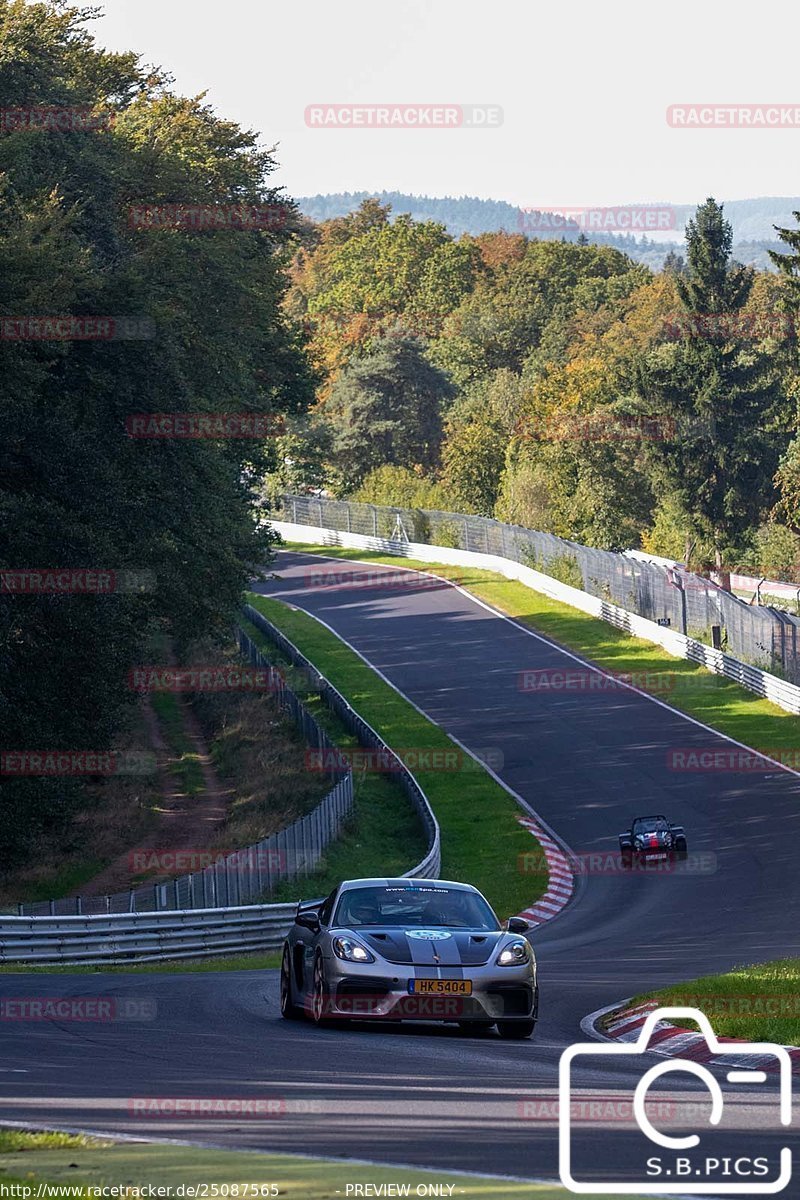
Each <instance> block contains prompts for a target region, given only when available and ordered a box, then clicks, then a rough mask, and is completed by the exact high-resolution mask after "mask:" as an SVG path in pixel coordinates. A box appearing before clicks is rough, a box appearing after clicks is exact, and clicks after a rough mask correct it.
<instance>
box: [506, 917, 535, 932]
mask: <svg viewBox="0 0 800 1200" xmlns="http://www.w3.org/2000/svg"><path fill="white" fill-rule="evenodd" d="M530 927H531V923H530V921H526V920H525V918H524V917H509V918H508V921H507V922H506V928H507V929H508V932H509V933H527V932H528V930H529V929H530Z"/></svg>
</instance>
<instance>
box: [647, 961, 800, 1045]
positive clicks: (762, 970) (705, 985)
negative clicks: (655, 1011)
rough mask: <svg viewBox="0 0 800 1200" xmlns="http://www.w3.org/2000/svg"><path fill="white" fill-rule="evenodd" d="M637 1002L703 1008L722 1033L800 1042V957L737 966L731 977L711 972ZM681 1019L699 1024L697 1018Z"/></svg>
mask: <svg viewBox="0 0 800 1200" xmlns="http://www.w3.org/2000/svg"><path fill="white" fill-rule="evenodd" d="M636 1000H637V1002H638V1001H642V1000H657V1001H658V1002H659V1004H663V1005H683V1006H684V1007H689V1008H697V1009H699V1011H700V1012H702V1013H705V1015H706V1016H707V1017H708V1019H709V1020H710V1022H711V1026H712V1028H713V1030H714V1032H715V1033H717V1034H719V1035H720V1036H721V1037H734V1038H746V1039H747V1041H749V1042H775V1043H777V1045H779V1046H800V958H785V959H782V960H781V961H780V962H772V963H763V964H761V965H759V966H752V967H737V969H736V970H735V971H731V972H730V973H729V974H727V975H707V976H704V977H703V978H702V979H695V980H693V981H692V982H691V983H683V984H676V985H675V987H669V988H663V989H662V990H660V991H657V992H648V993H647V994H646V995H642V996H637V997H636ZM678 1023H679V1024H680V1025H682V1026H683V1025H685V1026H686V1027H687V1028H688V1027H691V1028H697V1026H696V1025H695V1023H694V1022H689V1021H687V1022H684V1021H683V1020H681V1021H680V1022H678Z"/></svg>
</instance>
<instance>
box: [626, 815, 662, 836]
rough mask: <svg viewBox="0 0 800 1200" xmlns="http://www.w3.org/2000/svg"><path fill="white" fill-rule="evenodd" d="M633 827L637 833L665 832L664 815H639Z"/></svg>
mask: <svg viewBox="0 0 800 1200" xmlns="http://www.w3.org/2000/svg"><path fill="white" fill-rule="evenodd" d="M634 829H635V830H636V832H637V833H666V831H667V822H666V820H665V819H664V817H640V818H639V820H638V821H635V822H634Z"/></svg>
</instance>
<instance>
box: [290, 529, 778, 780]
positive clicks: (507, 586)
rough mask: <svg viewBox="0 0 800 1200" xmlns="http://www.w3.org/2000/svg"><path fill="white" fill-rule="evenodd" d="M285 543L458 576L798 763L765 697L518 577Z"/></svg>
mask: <svg viewBox="0 0 800 1200" xmlns="http://www.w3.org/2000/svg"><path fill="white" fill-rule="evenodd" d="M286 548H287V549H292V550H298V551H303V552H308V553H318V554H325V555H328V556H329V557H331V558H344V559H352V558H355V559H360V560H364V561H369V562H376V563H385V564H387V565H389V566H400V565H401V564H402V566H404V567H410V568H412V569H417V570H423V571H429V572H432V573H433V574H436V575H439V576H441V577H442V578H443V579H451V580H455V581H458V582H459V583H460V584H461V586H462V587H464V588H465V589H466V590H467V591H469V592H471V593H473V594H474V595H475V596H476V597H478V598H479V599H480V600H483V601H485V602H486V603H487V604H491V605H492V606H493V607H494V608H497V609H499V610H500V611H501V612H504V613H507V614H508V615H509V616H511V617H514V618H516V619H517V620H519V621H522V622H524V623H525V624H527V625H530V626H532V627H533V628H534V629H536V630H537V632H539V633H542V634H544V635H545V636H546V637H549V638H552V639H553V640H554V641H556V642H558V643H560V644H561V645H562V646H565V647H567V648H568V649H570V650H573V651H575V652H576V653H578V654H580V655H581V656H582V657H584V658H587V659H591V660H592V661H593V662H595V663H597V664H598V666H601V667H604V668H605V669H606V670H609V671H612V672H616V673H618V674H621V675H625V676H633V682H634V683H635V684H636V686H637V687H640V688H641V689H642V690H643V691H650V692H652V693H653V694H654V695H656V696H658V698H659V699H661V700H664V701H665V702H666V703H667V704H670V705H671V706H672V707H673V708H677V709H680V710H681V711H682V712H686V713H688V714H689V715H690V716H693V717H696V718H697V719H698V720H699V721H703V722H704V723H705V724H706V725H710V726H712V727H713V728H714V729H718V730H720V732H721V733H725V734H727V735H728V736H729V737H732V738H735V739H736V740H737V741H740V742H744V743H745V744H746V745H748V746H752V747H754V748H755V749H757V750H760V751H762V752H763V753H765V754H770V753H772V754H775V753H777V754H781V753H783V754H784V755H786V758H785V761H787V762H789V761H794V757H793V756H794V755H795V754H796V755H797V762H796V765H797V766H800V724H799V723H798V719H797V717H796V716H794V715H793V714H792V713H788V712H785V711H784V710H783V709H782V708H778V707H777V705H775V704H771V703H770V702H769V701H768V700H762V699H761V698H760V697H758V696H755V695H753V693H752V692H748V691H746V689H745V688H742V687H740V686H739V685H738V684H736V683H733V682H732V681H731V680H729V679H725V678H723V677H722V676H720V675H714V674H712V673H711V672H710V671H707V670H705V668H703V667H700V666H697V664H695V663H691V662H688V661H686V660H685V659H679V658H673V657H672V655H670V654H668V653H667V652H666V650H662V649H661V647H660V646H654V645H652V644H651V643H650V642H646V641H643V640H642V639H641V638H636V637H631V636H630V635H629V634H626V633H623V632H622V631H621V630H619V629H615V628H614V626H613V625H609V624H607V623H606V622H605V621H600V620H598V619H597V618H596V617H591V616H589V615H588V614H587V613H582V612H580V611H579V610H578V609H575V608H570V607H569V605H568V604H562V603H561V602H560V601H558V600H551V599H549V598H548V597H547V596H543V595H542V594H541V593H539V592H535V591H533V589H532V588H529V587H526V586H525V584H523V583H518V582H517V581H516V580H509V579H506V578H505V577H504V576H502V575H497V574H495V573H494V572H491V571H477V570H473V569H472V568H471V567H456V566H449V565H443V564H439V563H435V564H432V563H422V562H417V561H415V560H413V559H405V558H403V559H400V558H397V557H395V556H391V555H386V554H373V553H371V552H370V551H367V550H353V549H348V548H344V547H338V546H306V545H301V544H298V543H293V544H287V546H286Z"/></svg>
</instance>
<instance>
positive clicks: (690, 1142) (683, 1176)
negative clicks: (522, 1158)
mask: <svg viewBox="0 0 800 1200" xmlns="http://www.w3.org/2000/svg"><path fill="white" fill-rule="evenodd" d="M676 1017H678V1018H683V1019H684V1020H691V1021H695V1022H696V1023H697V1025H698V1027H699V1029H700V1032H701V1034H702V1035H703V1037H704V1039H705V1041H706V1043H707V1046H708V1049H709V1051H710V1052H711V1053H712V1055H713V1056H714V1057H715V1059H717V1058H718V1059H720V1060H723V1061H722V1062H720V1063H719V1064H718V1065H724V1059H725V1057H729V1058H731V1059H732V1060H734V1061H732V1062H731V1067H730V1069H729V1070H727V1072H726V1078H727V1081H728V1083H730V1084H766V1083H767V1082H768V1076H767V1072H766V1071H765V1070H763V1069H762V1066H763V1064H762V1063H761V1062H759V1063H758V1069H749V1068H747V1069H745V1067H743V1066H742V1064H741V1059H742V1058H743V1057H745V1056H751V1055H753V1056H757V1057H758V1058H759V1059H774V1060H775V1062H777V1080H778V1089H777V1124H778V1125H779V1126H788V1125H790V1124H791V1119H792V1062H791V1059H790V1057H789V1054H788V1051H787V1050H786V1049H785V1048H784V1047H783V1046H776V1045H774V1044H773V1043H772V1042H737V1043H736V1046H735V1050H734V1049H732V1048H731V1047H730V1046H727V1045H725V1044H724V1043H721V1042H719V1041H718V1039H717V1037H716V1036H715V1034H714V1031H713V1029H712V1028H711V1023H710V1021H709V1019H708V1017H707V1016H706V1015H705V1013H702V1012H700V1011H699V1009H696V1008H658V1009H656V1010H655V1011H654V1012H651V1013H650V1014H649V1015H648V1017H647V1019H646V1020H645V1022H644V1025H643V1026H642V1029H641V1032H640V1034H639V1037H638V1039H637V1041H635V1042H625V1043H610V1044H609V1043H597V1042H580V1043H578V1044H576V1045H574V1046H569V1047H568V1048H567V1049H566V1050H565V1051H564V1053H563V1054H562V1055H561V1061H560V1064H559V1172H560V1175H561V1182H562V1183H563V1184H564V1186H565V1187H566V1188H568V1189H569V1191H571V1192H576V1193H579V1194H580V1193H583V1194H587V1193H592V1194H595V1195H602V1194H606V1195H611V1194H613V1195H615V1196H619V1195H623V1194H625V1193H632V1194H635V1195H638V1196H641V1195H646V1194H658V1195H661V1196H668V1195H682V1196H691V1195H711V1194H713V1195H715V1196H723V1195H746V1196H758V1195H775V1194H776V1193H777V1192H781V1191H783V1189H784V1188H785V1187H786V1186H787V1184H788V1183H789V1182H790V1181H791V1178H792V1152H791V1149H790V1148H789V1147H788V1146H784V1147H783V1148H782V1149H781V1150H780V1153H779V1155H776V1154H774V1152H773V1155H772V1157H773V1158H774V1159H775V1162H774V1164H773V1163H772V1162H771V1160H770V1159H769V1158H767V1157H766V1156H764V1155H761V1156H758V1157H755V1158H753V1157H747V1156H745V1155H742V1154H738V1153H737V1154H734V1155H733V1156H731V1157H725V1158H720V1157H718V1156H717V1154H710V1153H706V1151H705V1150H704V1149H703V1145H702V1138H701V1137H700V1136H699V1135H698V1134H697V1133H689V1134H687V1135H685V1136H675V1135H674V1134H671V1133H666V1132H664V1131H663V1130H660V1129H658V1128H656V1126H655V1125H654V1124H653V1122H652V1121H651V1119H650V1116H649V1114H648V1112H647V1101H648V1091H649V1089H650V1087H651V1085H652V1084H653V1083H655V1082H656V1080H659V1079H662V1078H663V1077H664V1076H667V1075H670V1074H675V1075H679V1074H681V1073H683V1074H684V1075H687V1074H688V1075H690V1076H693V1077H694V1079H700V1081H701V1082H702V1083H703V1084H704V1085H705V1088H706V1089H707V1092H708V1093H709V1095H710V1098H711V1108H710V1114H709V1116H708V1118H707V1119H708V1123H709V1125H710V1126H711V1127H718V1126H719V1125H720V1124H721V1122H722V1120H723V1114H724V1112H725V1098H724V1095H723V1091H722V1087H721V1085H720V1082H719V1080H718V1079H717V1077H716V1076H715V1075H714V1074H713V1073H712V1072H711V1071H710V1070H709V1069H708V1068H707V1067H705V1066H703V1065H702V1064H701V1063H699V1062H695V1061H692V1060H691V1059H681V1058H670V1059H664V1060H662V1061H661V1062H660V1063H657V1064H656V1065H655V1066H652V1067H650V1068H649V1069H645V1067H644V1065H643V1064H638V1065H641V1066H642V1075H641V1077H640V1078H639V1080H638V1083H637V1084H636V1087H635V1091H634V1093H633V1105H632V1111H633V1116H634V1119H635V1122H636V1126H637V1127H638V1131H639V1132H640V1133H641V1134H642V1135H643V1142H642V1144H643V1146H644V1147H647V1146H648V1144H650V1157H648V1158H647V1159H646V1162H643V1166H642V1171H641V1175H642V1178H640V1179H635V1180H631V1179H627V1180H617V1181H614V1182H608V1181H606V1180H598V1179H597V1178H596V1177H594V1178H583V1179H580V1178H575V1176H574V1161H575V1153H574V1151H575V1145H574V1142H575V1136H576V1130H575V1128H574V1125H573V1121H572V1113H573V1108H574V1106H573V1079H574V1071H573V1063H574V1062H575V1060H576V1059H580V1058H581V1057H584V1058H587V1059H588V1058H591V1059H593V1060H596V1059H597V1057H598V1056H602V1057H606V1058H611V1059H612V1060H616V1061H615V1062H614V1063H613V1064H612V1063H609V1064H608V1065H609V1067H611V1066H612V1065H614V1066H615V1067H618V1066H619V1065H620V1063H619V1060H622V1059H627V1060H631V1059H632V1060H634V1061H633V1063H631V1065H636V1064H635V1060H636V1058H637V1056H638V1057H641V1056H643V1055H646V1054H647V1052H648V1050H649V1048H650V1040H651V1037H652V1035H653V1033H654V1031H655V1029H656V1026H657V1025H658V1023H659V1022H660V1021H663V1020H670V1019H673V1018H676ZM592 1065H593V1066H594V1068H595V1070H596V1069H597V1063H596V1061H595V1062H594V1063H593V1064H592ZM655 1094H657V1093H655ZM662 1094H663V1093H662ZM737 1142H738V1143H740V1142H741V1137H740V1136H737ZM653 1145H654V1146H657V1147H659V1148H660V1149H661V1151H663V1152H664V1153H663V1154H661V1155H653V1153H652V1146H653ZM692 1151H694V1152H695V1153H694V1154H692V1153H691V1152H692ZM579 1173H580V1171H579ZM767 1177H769V1178H767Z"/></svg>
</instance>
